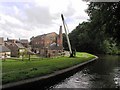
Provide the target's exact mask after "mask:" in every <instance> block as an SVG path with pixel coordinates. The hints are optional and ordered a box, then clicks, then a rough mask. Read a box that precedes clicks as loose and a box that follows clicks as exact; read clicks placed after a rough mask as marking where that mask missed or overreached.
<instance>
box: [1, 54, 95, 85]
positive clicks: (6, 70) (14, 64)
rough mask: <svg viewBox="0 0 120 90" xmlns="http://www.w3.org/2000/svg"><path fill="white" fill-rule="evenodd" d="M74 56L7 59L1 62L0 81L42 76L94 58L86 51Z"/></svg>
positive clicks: (4, 82)
mask: <svg viewBox="0 0 120 90" xmlns="http://www.w3.org/2000/svg"><path fill="white" fill-rule="evenodd" d="M76 56H77V57H76V58H69V57H58V58H33V59H32V60H31V61H28V60H24V61H21V60H19V59H17V60H16V59H8V60H6V61H4V62H2V71H3V72H2V82H3V84H6V83H10V82H15V81H19V80H24V79H28V78H32V77H38V76H43V75H46V74H50V73H53V72H54V71H57V70H61V69H64V68H68V67H71V66H74V65H76V64H79V63H82V62H85V61H87V60H90V59H92V58H95V56H94V55H91V54H88V53H77V54H76Z"/></svg>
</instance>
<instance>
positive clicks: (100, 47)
mask: <svg viewBox="0 0 120 90" xmlns="http://www.w3.org/2000/svg"><path fill="white" fill-rule="evenodd" d="M85 1H86V0H85ZM119 10H120V2H111V3H105V2H104V3H100V2H90V3H89V5H88V9H87V10H86V12H87V13H88V15H89V17H90V18H89V20H88V21H87V22H82V23H81V24H79V25H78V26H77V27H76V28H75V29H74V30H73V31H72V32H71V33H70V34H69V37H70V41H71V44H72V47H73V48H76V50H77V51H86V52H90V53H104V54H119V50H120V39H119V38H120V32H119V29H120V15H119V14H120V12H119ZM64 40H65V39H64ZM64 40H63V41H64ZM64 42H65V41H64ZM66 47H67V46H64V48H66Z"/></svg>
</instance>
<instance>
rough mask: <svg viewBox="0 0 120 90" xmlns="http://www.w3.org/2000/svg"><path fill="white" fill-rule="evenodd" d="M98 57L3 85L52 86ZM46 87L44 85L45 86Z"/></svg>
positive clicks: (8, 86)
mask: <svg viewBox="0 0 120 90" xmlns="http://www.w3.org/2000/svg"><path fill="white" fill-rule="evenodd" d="M97 58H98V57H96V58H94V59H92V60H89V61H86V62H83V63H81V64H78V65H75V66H73V67H70V68H67V69H63V70H59V71H55V72H54V73H52V74H49V75H45V76H41V77H36V78H32V79H27V80H22V81H18V82H14V83H8V84H4V85H3V86H2V88H3V89H16V88H30V89H31V88H33V89H34V88H38V87H39V88H40V87H41V88H42V87H43V86H46V88H47V85H48V84H49V85H48V86H50V85H51V82H52V84H53V83H56V81H59V80H61V79H62V78H66V77H68V76H70V75H72V74H73V73H75V72H77V71H78V70H80V69H82V68H83V67H84V66H86V65H88V64H90V63H91V62H93V61H95V60H96V59H97ZM43 88H44V87H43Z"/></svg>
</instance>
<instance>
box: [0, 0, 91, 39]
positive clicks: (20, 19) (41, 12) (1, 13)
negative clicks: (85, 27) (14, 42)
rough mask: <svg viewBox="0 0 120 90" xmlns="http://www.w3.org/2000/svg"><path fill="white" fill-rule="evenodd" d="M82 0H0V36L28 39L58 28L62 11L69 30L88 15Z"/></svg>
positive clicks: (55, 30)
mask: <svg viewBox="0 0 120 90" xmlns="http://www.w3.org/2000/svg"><path fill="white" fill-rule="evenodd" d="M86 9H87V3H86V2H83V1H82V0H23V1H22V0H0V37H4V39H6V38H7V37H8V38H12V39H13V38H15V39H19V38H21V39H25V38H27V39H29V38H31V37H32V36H37V35H41V34H45V33H50V32H56V33H58V32H59V26H60V25H62V20H61V17H60V15H61V13H62V14H63V15H64V18H65V21H66V23H67V25H68V28H69V31H72V30H73V29H74V28H75V27H76V26H77V25H78V24H79V23H81V22H83V21H87V19H88V18H89V17H88V15H87V14H86V13H85V10H86Z"/></svg>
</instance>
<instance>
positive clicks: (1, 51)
mask: <svg viewBox="0 0 120 90" xmlns="http://www.w3.org/2000/svg"><path fill="white" fill-rule="evenodd" d="M10 56H11V51H10V49H8V48H7V47H6V46H4V38H2V37H1V38H0V58H2V59H4V58H10Z"/></svg>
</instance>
